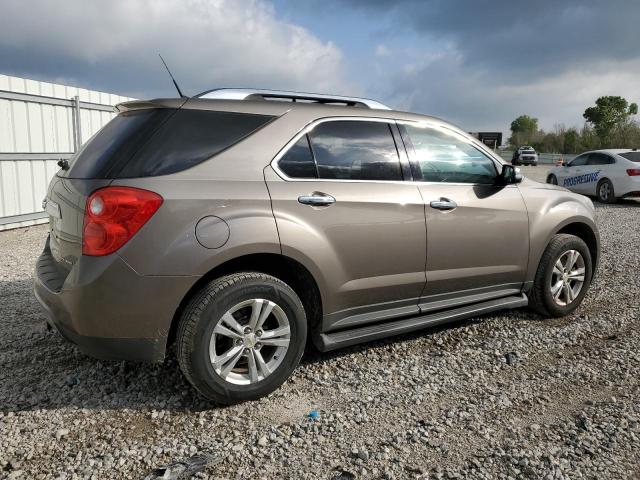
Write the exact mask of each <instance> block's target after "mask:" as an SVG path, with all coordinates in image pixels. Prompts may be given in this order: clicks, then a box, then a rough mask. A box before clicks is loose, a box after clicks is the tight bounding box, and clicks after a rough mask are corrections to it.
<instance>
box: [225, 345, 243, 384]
mask: <svg viewBox="0 0 640 480" xmlns="http://www.w3.org/2000/svg"><path fill="white" fill-rule="evenodd" d="M235 348H237V349H238V351H237V352H236V354H235V355H233V356H232V357H231V360H229V361H228V362H227V363H226V365H224V368H222V370H220V376H221V377H222V378H227V375H229V372H231V370H233V367H235V366H236V364H237V363H238V360H240V357H242V354H243V351H244V347H242V346H240V347H235Z"/></svg>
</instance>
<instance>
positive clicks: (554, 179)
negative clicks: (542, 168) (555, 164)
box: [547, 174, 558, 185]
mask: <svg viewBox="0 0 640 480" xmlns="http://www.w3.org/2000/svg"><path fill="white" fill-rule="evenodd" d="M547 183H550V184H552V185H557V184H558V178H557V177H556V176H555V175H553V174H551V175H549V176H548V177H547Z"/></svg>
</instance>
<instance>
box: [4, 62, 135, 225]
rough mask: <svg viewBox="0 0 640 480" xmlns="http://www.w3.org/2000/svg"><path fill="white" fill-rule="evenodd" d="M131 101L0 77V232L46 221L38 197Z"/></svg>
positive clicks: (43, 194) (73, 88)
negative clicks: (65, 160)
mask: <svg viewBox="0 0 640 480" xmlns="http://www.w3.org/2000/svg"><path fill="white" fill-rule="evenodd" d="M127 100H131V99H130V98H128V97H121V96H119V95H114V94H110V93H104V92H96V91H91V90H85V89H83V88H76V87H69V86H65V85H58V84H54V83H45V82H38V81H35V80H28V79H25V78H18V77H9V76H6V75H0V230H5V229H8V228H15V227H20V226H27V225H33V224H35V223H43V222H46V221H47V219H46V217H45V214H44V212H42V199H43V198H44V197H45V195H46V192H47V185H48V184H49V180H50V179H51V177H52V176H53V175H54V174H55V173H56V172H57V171H58V166H57V164H56V163H57V162H58V160H60V159H62V158H69V157H70V156H71V155H72V154H73V152H75V151H76V150H77V149H78V147H79V146H80V145H82V143H83V142H84V141H86V140H88V139H89V138H90V137H91V136H92V135H93V134H94V133H95V132H97V131H98V130H99V129H100V128H102V127H103V126H104V124H106V123H107V122H108V121H109V120H110V119H111V118H112V117H113V116H114V109H113V106H114V105H116V104H117V103H120V102H125V101H127Z"/></svg>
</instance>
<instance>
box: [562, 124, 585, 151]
mask: <svg viewBox="0 0 640 480" xmlns="http://www.w3.org/2000/svg"><path fill="white" fill-rule="evenodd" d="M580 149H581V147H580V134H579V133H578V132H577V131H576V129H575V128H570V129H569V130H567V131H566V132H565V134H564V146H563V148H562V153H579V152H580Z"/></svg>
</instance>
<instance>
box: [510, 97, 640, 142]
mask: <svg viewBox="0 0 640 480" xmlns="http://www.w3.org/2000/svg"><path fill="white" fill-rule="evenodd" d="M637 113H638V105H637V104H636V103H629V102H628V101H627V100H626V99H625V98H623V97H619V96H605V97H600V98H598V99H597V100H596V102H595V105H594V106H592V107H589V108H587V109H586V110H585V111H584V113H583V117H584V119H585V123H584V125H583V126H582V128H580V129H578V128H575V127H572V128H566V127H565V126H564V125H562V124H560V125H556V126H555V127H554V129H553V131H551V132H545V131H544V130H542V129H540V128H538V119H537V118H534V117H530V116H529V115H520V116H519V117H518V118H516V119H515V120H514V121H513V122H511V137H510V138H509V144H510V146H511V147H513V148H518V147H519V146H521V145H531V146H532V147H533V148H535V149H536V150H537V151H539V152H545V153H581V152H584V151H586V150H596V149H599V148H640V123H638V121H637V120H636V119H635V118H634V116H635V115H636V114H637Z"/></svg>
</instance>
